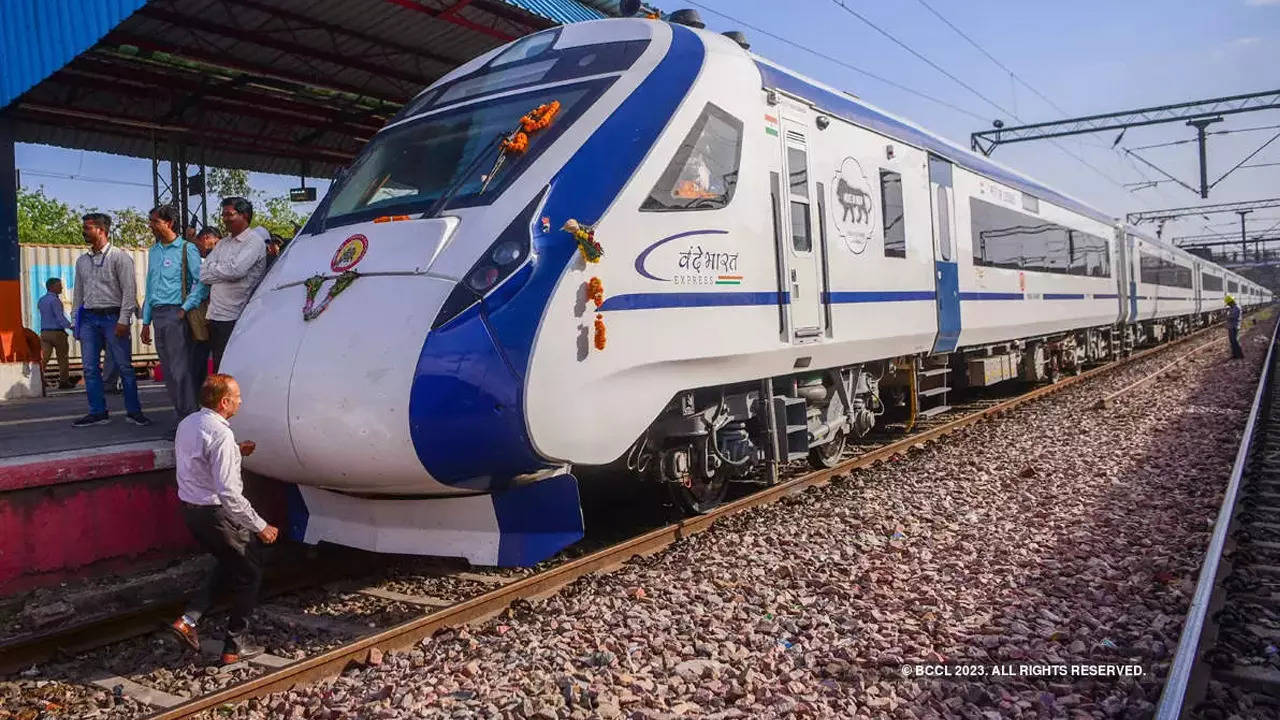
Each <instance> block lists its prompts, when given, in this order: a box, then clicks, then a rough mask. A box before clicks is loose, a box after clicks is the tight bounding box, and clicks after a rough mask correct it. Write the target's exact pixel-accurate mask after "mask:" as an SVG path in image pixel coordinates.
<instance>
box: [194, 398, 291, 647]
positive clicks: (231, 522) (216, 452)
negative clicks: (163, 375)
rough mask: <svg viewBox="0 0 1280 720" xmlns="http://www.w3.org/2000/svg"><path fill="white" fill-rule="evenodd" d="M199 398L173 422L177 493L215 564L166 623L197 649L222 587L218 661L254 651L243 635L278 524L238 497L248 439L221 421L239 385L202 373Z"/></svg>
mask: <svg viewBox="0 0 1280 720" xmlns="http://www.w3.org/2000/svg"><path fill="white" fill-rule="evenodd" d="M200 404H201V406H202V407H201V409H200V410H199V411H198V412H194V413H192V414H190V415H188V416H187V417H186V418H185V419H183V421H182V422H181V423H179V424H178V432H177V437H176V439H175V442H174V459H175V461H176V462H177V471H178V473H177V474H178V499H179V500H181V501H182V516H183V519H184V520H185V521H186V524H187V528H188V529H189V530H190V531H191V534H192V535H193V536H195V539H196V542H198V543H199V544H200V546H201V547H202V548H203V549H204V550H205V551H207V552H209V553H210V554H212V555H213V557H214V558H215V559H216V560H217V565H216V566H215V567H214V569H213V572H212V574H210V576H209V577H208V579H207V580H206V582H205V584H204V587H203V588H202V590H201V591H200V593H199V594H198V595H197V596H196V597H195V598H193V599H192V601H191V603H190V604H189V605H188V606H187V609H186V611H185V612H184V613H183V614H182V617H179V618H178V619H177V620H175V621H173V624H172V625H171V626H170V629H171V630H172V631H173V633H174V634H175V635H177V637H178V638H179V639H180V640H181V641H182V642H184V643H186V644H187V645H189V646H190V647H192V648H193V649H195V650H196V651H199V650H200V639H199V637H198V635H197V633H196V627H197V626H198V625H199V624H200V618H201V617H203V616H204V615H205V613H207V612H208V611H209V608H210V607H212V606H213V599H214V596H215V595H217V594H218V593H220V592H222V591H223V590H226V591H228V592H230V593H231V598H232V599H231V617H230V619H229V620H228V621H227V632H226V638H225V640H224V641H223V646H222V664H223V665H229V664H231V663H235V662H239V661H241V660H245V659H247V658H250V657H253V656H255V655H258V654H260V653H261V652H262V648H260V647H256V646H253V645H251V644H249V642H248V638H247V631H248V629H249V616H250V615H252V614H253V608H254V606H256V605H257V603H258V589H259V587H260V586H261V584H262V546H263V545H264V544H267V545H269V544H271V543H273V542H275V541H276V537H277V535H278V533H279V531H278V530H277V529H276V528H275V527H273V526H271V525H268V524H267V521H265V520H263V519H262V517H261V516H259V515H258V513H257V512H256V511H254V509H253V506H252V505H251V504H250V503H249V501H248V500H246V499H245V497H244V482H243V480H242V479H241V477H240V457H241V456H242V455H249V454H251V453H253V448H254V444H253V443H252V442H248V441H246V442H241V443H237V442H236V439H235V435H233V434H232V432H231V426H230V425H229V424H228V422H227V421H228V420H230V419H231V417H232V416H233V415H235V414H236V411H238V410H239V409H240V386H239V385H238V384H237V383H236V381H235V379H234V378H232V377H231V376H230V375H220V374H213V375H210V376H209V377H208V378H207V379H206V380H205V382H204V386H203V387H202V388H201V389H200Z"/></svg>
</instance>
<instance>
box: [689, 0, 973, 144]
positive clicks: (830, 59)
mask: <svg viewBox="0 0 1280 720" xmlns="http://www.w3.org/2000/svg"><path fill="white" fill-rule="evenodd" d="M687 2H688V4H690V5H693V6H695V7H699V8H701V9H703V10H706V11H707V12H709V13H711V14H712V15H718V16H720V17H722V18H724V19H725V20H728V21H729V22H732V23H734V24H736V25H741V26H742V27H745V28H747V29H748V30H751V31H752V32H758V33H760V34H761V35H764V36H766V37H770V38H773V39H774V40H777V41H778V42H780V43H782V44H784V45H787V46H789V47H793V48H795V49H797V50H802V51H804V52H807V53H809V54H810V55H813V56H815V57H819V58H822V59H823V60H826V61H827V62H830V63H834V64H836V65H839V66H840V67H843V68H846V69H848V70H852V71H854V72H856V73H859V74H862V75H865V76H867V77H869V78H871V79H873V80H877V81H879V82H882V83H884V84H886V85H889V86H890V87H894V88H897V89H898V90H902V91H903V92H907V93H910V94H912V95H915V96H916V97H920V98H923V99H925V100H928V101H930V102H933V103H937V104H939V105H942V106H943V107H946V108H950V109H951V110H955V111H956V112H958V113H961V114H963V115H968V116H969V117H971V118H974V119H975V120H978V121H980V122H987V121H988V120H990V118H987V117H984V116H982V115H980V114H978V113H976V112H972V111H970V110H966V109H964V108H962V107H960V106H958V105H954V104H952V103H949V102H947V101H946V100H941V99H939V98H936V97H933V96H932V95H929V94H927V93H923V92H920V91H919V90H916V89H914V88H910V87H907V86H906V85H903V84H902V83H899V82H895V81H893V80H890V79H889V78H886V77H884V76H881V75H877V74H876V73H873V72H871V71H870V70H866V69H863V68H860V67H858V66H857V65H853V64H851V63H847V62H845V61H843V60H839V59H837V58H834V57H832V56H830V55H827V54H825V53H822V52H819V51H817V50H814V49H813V48H810V47H805V46H804V45H801V44H800V43H797V42H795V41H792V40H788V39H787V38H785V37H782V36H781V35H778V34H775V33H772V32H769V31H768V30H765V29H764V28H761V27H757V26H755V25H752V24H751V23H749V22H746V21H744V20H740V19H739V18H736V17H733V16H732V15H727V14H725V13H722V12H720V11H719V10H715V9H713V8H709V7H707V6H706V5H703V4H702V3H699V2H694V0H687Z"/></svg>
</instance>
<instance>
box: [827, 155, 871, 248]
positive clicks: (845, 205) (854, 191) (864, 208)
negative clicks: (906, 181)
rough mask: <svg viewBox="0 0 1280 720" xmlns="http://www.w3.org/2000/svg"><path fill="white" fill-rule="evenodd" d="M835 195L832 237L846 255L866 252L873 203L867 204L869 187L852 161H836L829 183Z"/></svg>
mask: <svg viewBox="0 0 1280 720" xmlns="http://www.w3.org/2000/svg"><path fill="white" fill-rule="evenodd" d="M831 187H832V188H833V189H834V192H835V200H836V202H835V206H834V207H833V208H832V216H833V217H834V220H835V222H834V225H835V228H836V234H837V235H839V236H840V239H841V240H843V241H844V245H845V247H847V248H849V252H851V253H853V254H855V255H858V254H861V253H862V251H863V250H866V249H867V241H868V240H870V239H871V231H872V228H874V227H875V203H873V202H872V200H871V183H870V182H868V181H867V175H866V173H864V172H863V171H862V165H860V164H858V161H857V160H855V159H854V158H851V157H847V158H845V159H844V160H841V161H840V166H839V167H838V168H837V169H836V176H835V178H834V179H833V180H832V181H831Z"/></svg>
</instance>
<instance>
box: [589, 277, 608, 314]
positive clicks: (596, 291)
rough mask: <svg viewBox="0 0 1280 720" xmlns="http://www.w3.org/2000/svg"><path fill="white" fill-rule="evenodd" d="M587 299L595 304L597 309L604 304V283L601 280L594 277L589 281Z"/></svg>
mask: <svg viewBox="0 0 1280 720" xmlns="http://www.w3.org/2000/svg"><path fill="white" fill-rule="evenodd" d="M587 299H588V300H590V301H591V302H593V303H595V304H596V308H597V309H599V307H600V306H601V305H603V304H604V283H602V282H600V278H598V277H593V278H591V280H589V281H587Z"/></svg>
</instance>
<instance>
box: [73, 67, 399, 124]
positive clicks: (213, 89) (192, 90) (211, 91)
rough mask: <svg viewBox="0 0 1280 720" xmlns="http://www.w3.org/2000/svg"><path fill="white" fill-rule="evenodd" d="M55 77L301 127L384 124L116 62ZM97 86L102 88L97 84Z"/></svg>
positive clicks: (315, 106)
mask: <svg viewBox="0 0 1280 720" xmlns="http://www.w3.org/2000/svg"><path fill="white" fill-rule="evenodd" d="M117 69H121V70H125V71H126V72H127V75H124V76H121V75H117V74H114V73H113V72H111V71H113V70H117ZM241 77H243V76H241ZM54 78H55V80H59V81H64V82H69V81H70V78H91V79H95V80H99V81H101V82H109V83H118V84H119V86H120V87H128V86H134V87H135V88H141V89H143V90H145V89H147V88H148V87H150V86H159V87H163V88H166V89H169V90H174V91H176V92H179V93H187V94H191V95H194V94H202V95H204V96H207V97H216V98H220V99H222V100H224V101H227V102H230V103H232V104H236V105H247V106H249V107H258V108H264V109H269V110H278V111H280V112H281V113H289V114H291V116H292V117H293V118H294V119H296V120H297V121H298V122H302V123H304V124H318V123H319V122H320V121H327V122H334V121H336V122H341V123H343V126H344V129H347V130H349V131H350V132H352V133H353V134H357V133H369V134H372V133H375V132H377V131H378V130H381V129H382V125H383V124H384V123H383V122H376V121H368V123H367V124H362V123H361V119H360V118H358V117H351V116H352V115H356V113H350V112H343V111H342V110H341V109H339V108H335V107H333V106H332V105H323V104H311V103H305V102H298V101H297V100H295V99H292V98H288V97H282V96H273V95H269V94H266V93H263V92H259V91H253V90H251V89H247V88H237V87H235V86H232V85H230V84H226V83H223V84H219V85H210V84H202V83H192V82H190V81H189V80H190V79H188V78H182V77H180V76H177V75H171V74H167V73H163V72H149V71H148V69H142V68H127V69H124V68H121V67H120V66H117V65H116V64H115V63H105V62H98V61H92V60H89V61H87V62H82V63H77V64H75V65H72V66H71V67H68V68H65V69H63V70H61V71H59V72H58V73H57V74H56V75H55V76H54ZM191 79H194V78H191ZM79 83H80V84H82V85H86V86H88V85H87V83H86V82H85V81H84V80H80V81H79ZM97 87H103V86H102V85H101V84H98V85H97ZM103 89H108V88H103ZM135 94H136V93H135ZM151 96H152V97H154V93H152V94H151ZM366 117H367V115H366Z"/></svg>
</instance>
